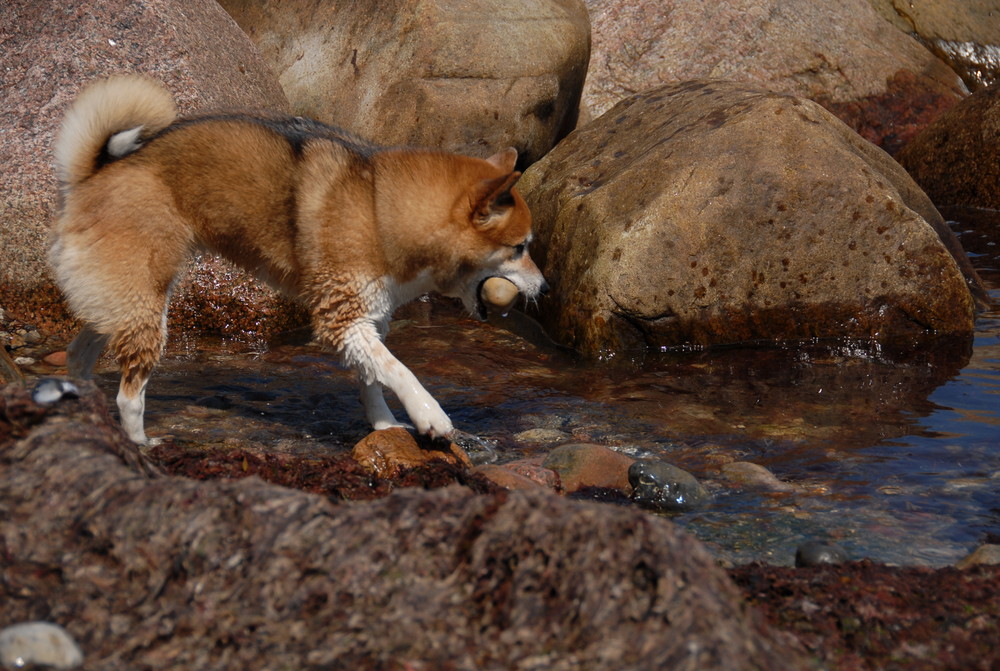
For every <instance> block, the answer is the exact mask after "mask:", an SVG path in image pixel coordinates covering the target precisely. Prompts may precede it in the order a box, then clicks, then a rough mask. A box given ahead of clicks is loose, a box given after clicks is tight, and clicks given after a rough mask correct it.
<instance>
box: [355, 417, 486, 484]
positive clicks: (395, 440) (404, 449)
mask: <svg viewBox="0 0 1000 671" xmlns="http://www.w3.org/2000/svg"><path fill="white" fill-rule="evenodd" d="M422 440H424V443H425V447H422V446H421V445H420V444H418V442H417V439H416V438H414V437H413V436H412V435H411V434H410V432H409V431H407V430H406V429H403V428H399V427H395V428H391V429H382V430H381V431H372V432H371V433H369V434H368V435H367V436H365V437H364V438H362V439H361V440H360V441H359V442H358V443H357V444H356V445H355V446H354V449H352V450H351V456H352V457H354V460H355V461H356V462H358V463H359V464H361V466H363V467H364V468H366V469H368V470H369V471H371V472H372V473H373V474H374V475H376V476H378V477H380V478H385V479H392V478H396V477H399V474H400V473H401V472H402V471H403V470H404V469H408V468H416V467H417V466H423V465H424V464H427V463H430V462H432V461H443V462H445V463H448V464H456V465H461V466H465V467H466V468H471V467H472V460H471V459H469V456H468V455H467V454H466V453H465V450H463V449H462V448H461V447H459V446H458V445H456V444H455V443H449V442H445V441H428V440H426V439H422Z"/></svg>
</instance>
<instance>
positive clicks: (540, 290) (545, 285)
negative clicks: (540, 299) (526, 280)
mask: <svg viewBox="0 0 1000 671" xmlns="http://www.w3.org/2000/svg"><path fill="white" fill-rule="evenodd" d="M538 293H540V294H541V295H543V296H545V295H546V294H548V293H549V283H548V282H546V281H545V280H542V286H540V287H538Z"/></svg>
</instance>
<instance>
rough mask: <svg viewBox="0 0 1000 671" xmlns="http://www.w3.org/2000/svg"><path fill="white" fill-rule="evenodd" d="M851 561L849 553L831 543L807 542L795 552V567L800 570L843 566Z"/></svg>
mask: <svg viewBox="0 0 1000 671" xmlns="http://www.w3.org/2000/svg"><path fill="white" fill-rule="evenodd" d="M849 560H850V557H848V556H847V551H846V550H844V548H842V547H840V546H839V545H837V544H836V543H831V542H830V541H806V542H805V543H803V544H802V545H800V546H799V547H798V549H796V550H795V565H796V566H797V567H799V568H802V567H804V566H821V565H823V564H843V563H844V562H846V561H849Z"/></svg>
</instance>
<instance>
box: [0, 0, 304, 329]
mask: <svg viewBox="0 0 1000 671" xmlns="http://www.w3.org/2000/svg"><path fill="white" fill-rule="evenodd" d="M0 25H2V26H3V32H4V33H5V34H4V41H3V45H4V67H3V68H0V89H2V90H3V92H4V95H3V96H2V97H0V98H2V99H0V154H2V155H3V156H4V157H5V161H4V169H3V171H2V172H0V236H2V237H3V240H4V245H3V247H2V249H0V305H2V306H3V308H4V309H5V310H7V311H8V312H9V313H10V314H12V315H14V316H17V317H19V318H21V319H23V320H24V321H27V322H29V323H32V324H35V325H37V326H40V327H44V328H46V330H49V331H55V330H63V329H65V328H67V327H68V325H69V320H68V317H67V314H66V311H65V307H64V305H63V302H62V299H61V296H60V294H59V291H58V290H57V289H56V288H55V286H54V284H53V282H52V279H51V278H50V276H49V273H48V265H47V262H46V258H45V255H46V250H47V246H48V227H49V224H50V222H51V220H52V217H53V216H54V211H55V207H56V197H57V185H56V178H55V174H54V172H53V170H52V165H51V163H52V156H51V143H52V139H53V136H54V134H55V132H56V130H57V129H58V127H59V125H60V124H61V123H62V115H63V113H64V111H65V110H66V108H67V107H68V106H69V104H70V102H71V101H72V100H73V98H74V97H75V96H76V94H77V93H78V92H79V90H80V89H81V88H82V87H83V86H84V85H85V84H86V83H87V82H89V81H91V80H93V79H96V78H99V77H103V76H107V75H109V74H111V73H115V72H123V71H125V72H142V73H146V74H148V75H150V76H152V77H154V78H156V79H159V80H161V81H163V82H164V83H165V84H166V85H167V87H168V88H169V89H170V90H171V91H173V92H174V94H175V95H176V97H177V100H178V106H179V108H180V110H181V112H182V113H189V112H191V111H193V110H199V111H200V110H223V109H245V108H250V109H261V108H267V109H273V110H284V109H286V108H287V101H286V100H285V97H284V94H283V93H282V91H281V88H280V86H279V85H278V83H277V81H276V80H275V79H274V76H273V75H272V74H271V73H270V72H269V71H268V69H267V66H266V65H265V64H264V63H263V61H261V59H260V57H259V56H258V55H257V53H256V51H255V49H254V46H253V44H252V43H251V42H250V41H249V40H248V39H247V37H246V36H245V35H244V34H243V33H242V32H241V31H240V29H239V27H238V26H236V25H235V24H234V23H233V21H232V19H231V18H230V17H229V16H228V15H227V14H226V13H225V12H224V11H223V10H222V9H221V8H220V7H219V6H218V5H217V4H216V3H215V2H214V1H212V0H193V1H192V2H185V3H178V2H173V1H171V0H149V1H148V2H135V1H133V0H100V1H98V2H88V3H70V4H66V3H60V2H52V1H49V0H45V1H42V2H36V1H35V0H10V1H5V2H3V3H0ZM261 310H263V311H264V312H265V313H273V314H274V316H275V317H276V318H278V321H279V322H280V321H281V320H282V319H285V320H290V321H293V322H296V323H299V322H301V319H300V318H299V317H298V315H297V313H296V312H295V311H289V309H288V306H287V303H286V302H284V301H281V300H279V299H278V298H277V297H276V296H275V295H274V294H273V293H272V292H270V291H268V290H265V289H263V288H261V287H260V285H258V284H256V283H255V282H253V281H252V280H251V279H250V278H249V277H248V276H247V275H246V274H244V273H236V272H234V271H232V270H231V268H230V267H229V266H226V265H224V264H222V263H221V262H217V261H215V260H207V261H204V262H201V263H199V264H198V265H197V269H196V270H195V271H194V272H193V273H192V274H191V275H189V277H188V278H187V279H186V280H185V281H184V282H183V283H182V285H181V286H180V287H179V288H178V291H177V292H176V293H175V300H174V310H173V313H172V316H173V317H174V320H175V321H180V322H184V323H185V325H187V326H195V327H201V328H212V327H215V329H216V330H222V331H225V332H228V333H233V334H239V333H251V334H252V333H255V332H261V331H264V330H267V329H268V325H267V324H261V323H260V322H259V320H260V318H261V314H260V311H261ZM283 326H285V324H281V323H279V324H278V328H280V327H283Z"/></svg>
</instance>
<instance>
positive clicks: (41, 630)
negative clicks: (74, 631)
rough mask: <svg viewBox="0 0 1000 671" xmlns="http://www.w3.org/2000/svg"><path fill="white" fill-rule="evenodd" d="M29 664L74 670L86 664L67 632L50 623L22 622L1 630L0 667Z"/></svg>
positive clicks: (19, 666)
mask: <svg viewBox="0 0 1000 671" xmlns="http://www.w3.org/2000/svg"><path fill="white" fill-rule="evenodd" d="M30 664H37V665H39V666H43V665H44V666H48V667H52V668H54V669H73V668H76V667H78V666H80V665H81V664H83V652H81V650H80V647H79V646H78V645H77V644H76V641H74V640H73V637H72V636H70V635H69V634H68V633H67V632H66V630H65V629H63V628H62V627H60V626H59V625H56V624H52V623H50V622H22V623H20V624H14V625H11V626H9V627H7V628H5V629H4V630H3V631H0V665H3V666H6V667H9V668H17V669H19V668H21V667H24V666H28V665H30Z"/></svg>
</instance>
